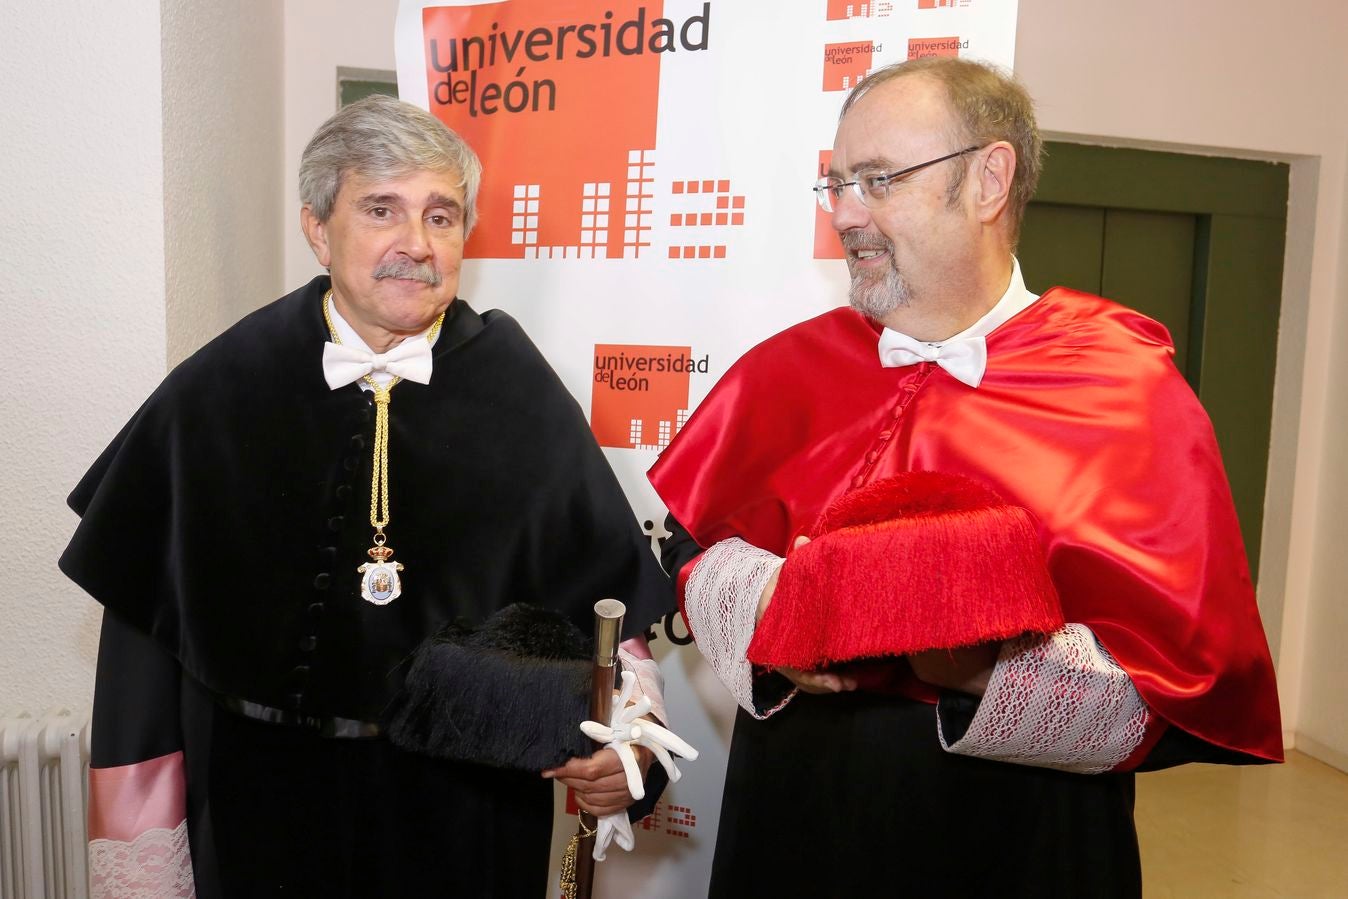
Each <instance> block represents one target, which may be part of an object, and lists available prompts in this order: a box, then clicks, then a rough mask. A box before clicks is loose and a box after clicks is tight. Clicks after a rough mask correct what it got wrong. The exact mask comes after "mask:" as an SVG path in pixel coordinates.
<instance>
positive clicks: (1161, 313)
mask: <svg viewBox="0 0 1348 899" xmlns="http://www.w3.org/2000/svg"><path fill="white" fill-rule="evenodd" d="M1047 150H1048V158H1047V160H1046V162H1045V165H1044V174H1043V178H1042V179H1041V181H1040V186H1039V191H1038V193H1037V194H1036V195H1035V200H1034V202H1032V203H1031V204H1030V208H1029V210H1028V211H1027V212H1026V215H1025V225H1024V228H1023V231H1022V234H1021V242H1020V249H1019V250H1018V251H1017V256H1018V257H1019V258H1020V261H1021V266H1022V268H1023V269H1024V272H1025V280H1026V284H1027V285H1028V286H1029V288H1030V289H1031V290H1032V291H1034V292H1035V293H1042V292H1043V291H1044V290H1046V289H1048V288H1049V287H1052V286H1054V285H1062V286H1065V287H1074V288H1077V289H1078V290H1085V291H1089V292H1091V293H1096V294H1100V295H1102V296H1106V297H1109V298H1110V299H1112V300H1116V301H1118V302H1120V303H1122V304H1124V305H1125V306H1130V307H1132V308H1134V309H1137V310H1138V311H1140V312H1142V313H1144V314H1146V315H1149V316H1151V317H1152V318H1154V319H1156V320H1157V321H1160V322H1161V323H1162V324H1164V325H1165V326H1166V327H1168V328H1169V329H1170V334H1171V336H1172V337H1173V338H1174V341H1175V364H1176V366H1178V368H1179V370H1180V371H1181V372H1183V374H1184V376H1185V377H1186V378H1187V379H1188V381H1189V383H1190V385H1192V386H1193V388H1194V391H1195V392H1196V393H1197V394H1198V398H1199V400H1201V401H1202V403H1203V406H1204V408H1206V409H1207V412H1208V415H1209V416H1211V418H1212V425H1213V429H1214V430H1215V431H1216V433H1217V441H1218V443H1219V444H1220V446H1221V449H1222V457H1223V459H1224V461H1225V463H1226V472H1227V476H1228V477H1229V478H1230V480H1231V492H1232V494H1233V495H1234V496H1235V502H1236V511H1237V513H1238V514H1239V516H1240V523H1241V530H1242V532H1243V534H1244V538H1245V547H1246V550H1247V552H1248V553H1249V556H1250V567H1251V569H1252V571H1256V572H1257V570H1258V564H1259V534H1260V527H1261V525H1262V522H1263V514H1264V484H1265V480H1266V477H1267V472H1268V447H1269V424H1270V420H1271V417H1272V407H1273V374H1274V362H1275V359H1274V353H1275V350H1276V347H1277V338H1278V310H1279V305H1280V300H1281V293H1282V260H1283V240H1284V236H1285V234H1286V231H1287V183H1288V171H1289V170H1288V167H1287V166H1286V165H1283V164H1273V163H1263V162H1251V161H1247V160H1239V159H1225V158H1218V157H1208V156H1190V155H1185V154H1179V153H1158V152H1150V151H1144V150H1124V149H1117V148H1111V147H1091V146H1083V145H1080V144H1067V143H1056V142H1050V143H1049V144H1048V146H1047Z"/></svg>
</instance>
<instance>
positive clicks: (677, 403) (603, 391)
mask: <svg viewBox="0 0 1348 899" xmlns="http://www.w3.org/2000/svg"><path fill="white" fill-rule="evenodd" d="M709 365H710V357H708V356H705V355H704V356H701V357H698V356H694V355H693V349H692V347H686V346H638V345H633V344H607V343H601V344H595V348H594V391H593V393H592V394H591V399H590V428H591V430H593V431H594V437H595V440H597V441H598V442H599V445H600V446H612V447H618V448H620V449H647V450H651V449H653V450H661V449H664V448H665V447H666V446H668V445H669V442H670V441H671V440H673V439H674V435H675V434H677V433H678V432H679V430H680V429H681V428H682V427H683V423H684V422H685V421H687V420H688V382H689V375H691V374H692V373H693V372H697V373H698V374H706V372H707V370H708V367H709Z"/></svg>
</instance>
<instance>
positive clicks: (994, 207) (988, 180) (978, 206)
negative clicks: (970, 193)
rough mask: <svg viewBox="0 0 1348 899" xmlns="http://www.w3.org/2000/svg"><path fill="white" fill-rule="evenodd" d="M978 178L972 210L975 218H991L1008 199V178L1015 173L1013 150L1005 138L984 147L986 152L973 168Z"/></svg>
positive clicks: (995, 216)
mask: <svg viewBox="0 0 1348 899" xmlns="http://www.w3.org/2000/svg"><path fill="white" fill-rule="evenodd" d="M974 174H975V176H976V177H977V179H978V191H977V194H976V203H975V211H976V212H977V215H978V220H979V221H980V222H984V223H991V222H995V221H996V220H997V219H998V218H999V217H1000V216H1001V214H1002V213H1003V212H1004V211H1005V210H1006V207H1007V204H1008V203H1010V201H1011V182H1012V180H1013V179H1014V178H1015V175H1016V151H1015V150H1014V149H1013V148H1012V147H1011V145H1010V144H1008V143H1007V142H1006V141H997V142H996V143H994V144H993V145H992V146H991V147H989V148H988V151H987V156H986V157H984V159H983V161H982V162H981V163H980V164H979V165H978V167H977V168H976V169H975V170H974Z"/></svg>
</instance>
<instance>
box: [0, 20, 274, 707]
mask: <svg viewBox="0 0 1348 899" xmlns="http://www.w3.org/2000/svg"><path fill="white" fill-rule="evenodd" d="M4 6H5V9H4V13H3V20H4V27H3V28H2V29H0V42H3V44H2V45H0V83H2V84H4V85H5V89H4V91H3V92H0V159H3V160H4V162H5V165H6V167H7V168H6V172H5V185H6V190H5V194H6V201H7V202H6V215H5V216H4V218H3V219H0V247H4V251H3V252H4V264H3V265H0V331H2V332H3V333H4V334H6V335H7V339H8V341H9V347H10V348H9V350H8V351H7V352H6V353H5V354H4V362H3V363H0V364H2V365H3V368H0V377H3V380H4V383H6V384H7V385H8V390H7V391H6V397H7V399H6V402H5V406H4V412H3V414H4V421H5V425H4V427H3V429H2V430H0V503H2V505H0V508H2V509H3V510H4V513H5V514H4V521H5V527H4V537H5V543H6V545H7V546H8V547H9V550H10V551H9V558H10V560H11V566H12V567H13V569H14V570H15V571H16V572H17V573H18V574H19V575H21V576H19V577H10V578H7V582H6V585H5V588H4V589H3V590H0V711H3V710H5V709H8V708H23V709H29V710H34V711H40V710H42V709H44V708H46V707H49V706H54V705H65V706H87V705H88V704H89V702H90V699H91V696H92V688H93V667H94V660H95V654H96V651H97V640H98V626H99V621H100V616H99V611H98V607H97V606H96V605H95V604H94V603H93V602H92V601H91V600H89V599H88V598H87V597H85V596H84V594H83V593H82V592H81V591H80V590H79V589H78V588H76V587H75V586H74V585H73V584H71V583H70V582H68V581H67V580H66V579H65V577H64V576H62V575H61V574H60V572H59V571H58V570H57V568H56V558H57V556H58V555H59V554H60V552H61V550H62V549H63V548H64V546H65V543H66V541H67V540H68V539H69V536H70V533H71V531H72V530H73V529H74V526H75V516H74V514H73V513H71V512H70V511H69V510H68V509H66V507H65V497H66V495H67V494H68V493H69V492H70V490H71V488H72V487H74V485H75V483H76V482H77V481H78V480H79V478H80V476H81V475H82V474H83V473H84V471H85V469H86V468H87V467H88V466H89V465H90V463H92V462H93V460H94V459H95V458H96V457H97V455H98V453H99V452H101V451H102V449H103V447H104V446H105V445H106V444H107V442H108V441H109V440H110V439H111V438H112V437H113V435H115V434H116V433H117V431H118V429H120V427H121V426H122V424H123V423H124V422H125V421H126V419H127V418H129V417H130V416H131V414H132V413H133V412H135V410H136V408H137V407H138V406H139V405H140V403H141V402H142V401H143V400H144V398H145V397H146V396H147V395H148V394H149V393H150V392H151V391H152V390H153V389H154V387H155V385H157V384H158V383H159V381H160V380H161V379H162V378H163V376H164V374H165V372H166V370H167V367H168V365H169V364H170V363H171V362H174V361H177V360H178V359H181V358H182V357H183V356H185V355H186V354H187V353H189V352H190V351H191V350H192V349H194V348H195V347H196V346H197V345H199V344H200V343H201V342H202V341H204V340H205V339H206V338H208V337H210V336H213V335H214V334H215V333H217V332H218V331H219V330H220V329H221V328H222V327H223V326H224V325H226V324H228V323H229V322H231V321H233V320H234V319H236V318H237V317H238V316H239V315H241V314H242V313H243V312H245V311H247V309H249V308H252V307H254V306H256V305H259V304H260V303H261V302H263V301H265V300H266V299H270V298H272V297H275V296H276V295H277V294H278V293H279V291H280V286H281V277H280V273H281V249H280V224H281V217H280V202H281V195H280V190H281V187H280V183H281V174H280V168H279V166H280V155H281V139H280V127H281V118H282V106H281V94H280V72H281V58H280V54H281V15H280V10H279V7H277V5H276V4H275V3H274V2H272V0H164V2H163V4H162V7H161V4H158V3H129V2H118V3H113V2H102V3H96V2H92V0H90V2H61V3H20V2H5V4H4ZM145 551H146V552H147V553H153V552H155V551H156V548H155V547H152V546H147V547H145Z"/></svg>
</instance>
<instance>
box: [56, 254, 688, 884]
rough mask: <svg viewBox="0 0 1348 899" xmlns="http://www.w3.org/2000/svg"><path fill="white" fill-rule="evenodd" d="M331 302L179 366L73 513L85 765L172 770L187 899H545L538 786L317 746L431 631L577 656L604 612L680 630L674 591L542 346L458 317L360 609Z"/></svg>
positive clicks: (365, 524)
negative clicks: (562, 636) (80, 596)
mask: <svg viewBox="0 0 1348 899" xmlns="http://www.w3.org/2000/svg"><path fill="white" fill-rule="evenodd" d="M328 286H329V281H328V279H327V278H326V277H321V278H317V279H315V280H314V281H312V282H311V283H310V284H309V285H307V286H306V287H304V288H301V289H300V290H298V291H296V292H294V293H292V294H290V295H289V296H286V297H284V298H282V299H281V300H278V301H277V302H275V303H272V304H271V305H269V306H267V307H265V308H263V309H260V310H258V311H257V312H255V313H253V314H252V315H249V316H248V317H246V318H244V319H243V320H242V321H241V322H239V323H238V324H237V325H235V326H234V327H232V328H231V329H229V330H228V331H226V332H225V333H224V334H223V335H221V336H220V337H219V338H217V339H216V340H214V341H212V342H211V343H210V344H208V345H207V346H205V347H204V348H202V349H201V350H200V351H199V352H197V353H196V354H195V355H193V356H192V357H191V358H189V359H188V360H187V361H185V362H183V363H182V364H181V365H180V366H178V367H177V368H176V369H175V370H174V371H173V372H172V373H171V374H170V375H169V376H168V378H166V379H165V381H164V382H163V384H162V385H161V386H160V387H159V388H158V389H157V390H156V391H155V393H154V394H153V395H152V396H151V397H150V398H149V400H148V401H147V402H146V403H145V404H144V405H143V406H142V407H141V409H140V410H139V411H138V412H137V413H136V415H135V416H134V417H133V418H132V419H131V421H130V422H129V423H128V424H127V425H126V426H125V427H124V428H123V430H122V431H121V433H120V434H118V436H117V437H116V439H114V440H113V442H112V444H111V445H110V446H109V447H108V448H107V449H106V450H105V451H104V452H103V454H102V455H101V456H100V457H99V459H98V460H97V462H95V464H94V465H93V467H92V468H91V469H90V471H89V472H88V474H86V476H85V477H84V479H83V480H82V481H81V483H80V484H79V486H78V487H77V488H76V489H75V491H74V492H73V493H72V495H71V497H70V505H71V507H72V508H73V509H74V510H75V511H76V512H77V513H78V514H79V515H80V516H81V521H80V524H79V527H78V529H77V530H76V532H75V535H74V537H73V538H72V540H71V542H70V545H69V546H68V547H67V549H66V551H65V553H64V555H63V556H62V557H61V560H60V565H61V568H62V570H63V571H65V573H66V574H67V575H69V576H70V577H71V578H72V579H73V580H74V581H75V582H77V583H78V584H80V586H82V587H83V588H84V589H85V590H87V591H88V592H89V593H90V594H92V595H93V597H94V598H95V599H96V600H98V601H99V602H100V603H102V604H103V605H104V607H105V608H106V610H107V611H108V612H109V613H110V614H109V615H108V616H106V617H105V622H104V633H103V646H102V648H101V649H100V658H99V672H98V684H97V689H96V699H95V713H94V714H95V738H94V758H93V765H94V767H115V766H120V765H128V764H134V763H136V762H139V761H144V760H146V759H149V758H153V757H156V756H159V755H161V754H164V753H167V752H172V751H175V750H177V749H182V750H183V751H184V755H185V760H186V775H187V805H188V808H187V810H186V811H187V818H188V824H189V832H190V834H191V841H192V855H193V864H194V868H195V870H196V879H197V887H198V894H199V895H202V896H215V895H223V896H232V895H248V896H260V895H272V894H279V895H314V896H325V897H336V896H345V895H350V896H365V895H433V894H439V893H441V892H444V891H449V892H452V893H453V894H455V895H462V896H477V895H482V896H491V895H498V896H499V895H524V894H530V895H540V894H541V891H542V890H543V889H544V883H545V881H546V877H547V874H548V872H547V851H548V848H547V847H548V835H549V833H550V831H551V803H552V799H551V797H552V791H553V790H552V784H551V783H550V782H548V781H544V780H543V779H542V778H540V777H538V775H537V774H527V773H521V772H510V771H502V770H498V769H493V768H485V767H483V766H477V765H466V764H462V763H454V762H446V761H442V760H438V759H430V758H424V757H420V756H416V755H413V754H411V753H407V752H404V751H402V750H399V749H398V748H397V747H394V746H392V745H391V744H389V743H388V742H387V741H386V740H385V739H382V738H377V739H331V738H332V737H373V736H375V735H377V734H378V733H379V726H378V722H379V721H380V719H381V717H382V715H383V713H384V711H385V709H386V707H387V706H388V705H389V703H390V701H391V700H392V699H393V697H394V696H396V695H397V693H398V691H399V689H400V687H401V684H402V679H403V676H404V673H405V671H406V668H407V665H406V664H405V663H406V661H407V659H408V657H409V655H410V654H411V653H412V651H413V650H414V649H415V648H416V647H417V646H418V644H419V643H420V642H421V641H422V639H423V638H425V637H426V636H427V635H429V634H431V633H433V632H435V631H437V630H438V629H439V628H440V627H441V626H442V625H444V624H445V623H446V622H449V621H453V620H457V621H460V622H462V623H464V624H465V625H467V626H476V625H478V624H480V623H481V622H482V621H483V620H484V619H486V618H487V617H489V616H490V615H491V614H492V613H494V612H496V611H497V610H499V609H501V608H503V607H505V606H506V605H509V604H510V603H514V602H526V603H531V604H535V605H538V606H542V607H545V608H549V609H553V610H555V611H557V612H560V613H561V614H563V615H565V616H566V617H567V618H569V619H570V620H571V621H572V622H573V623H575V625H576V626H577V627H579V628H580V629H581V630H582V632H584V633H587V634H588V633H590V632H591V631H592V629H593V613H592V608H593V604H594V602H595V601H596V600H598V599H601V598H604V597H614V598H617V599H620V600H622V601H623V602H624V603H626V604H627V609H628V611H627V616H626V619H625V625H624V633H623V636H624V638H626V637H630V636H632V635H634V634H638V633H641V632H642V631H643V630H644V629H645V628H646V627H647V626H648V625H649V624H650V623H651V622H653V621H655V620H656V619H657V618H659V617H660V616H661V615H663V614H664V613H665V612H667V611H669V610H671V609H672V608H673V605H674V603H673V596H672V592H671V590H670V587H669V583H668V580H667V579H666V578H665V575H664V573H663V572H662V571H661V570H660V567H659V564H658V563H657V562H656V560H655V558H654V556H653V554H652V552H651V549H650V544H649V542H648V539H647V538H646V537H645V536H644V535H643V534H642V533H641V531H640V529H639V528H638V526H637V524H636V522H635V520H634V517H633V514H632V512H631V509H630V507H629V506H628V504H627V501H626V499H625V497H624V495H623V493H622V491H621V488H620V487H619V485H618V483H617V481H616V479H615V478H614V476H613V473H612V471H611V470H610V468H609V466H608V464H607V462H606V461H605V459H604V457H603V454H602V452H601V451H600V449H599V448H598V446H597V445H596V444H595V442H594V439H593V437H592V435H591V433H590V430H589V427H588V425H587V424H586V421H585V418H584V416H583V414H582V413H581V411H580V409H579V407H578V406H577V404H576V402H575V401H574V400H573V399H572V397H571V396H570V395H569V394H568V393H567V391H566V389H565V388H564V386H563V385H562V383H561V382H560V380H559V379H558V378H557V377H556V375H555V374H554V373H553V371H552V370H551V368H550V367H549V366H548V364H547V363H546V361H545V360H544V359H543V358H542V356H541V355H540V354H539V353H538V351H537V349H536V348H535V347H534V346H533V344H532V343H531V342H530V341H529V339H528V338H527V337H526V336H525V334H524V333H523V331H522V330H521V329H520V327H519V326H518V325H517V324H516V323H515V322H514V321H513V320H512V319H511V318H510V317H509V316H508V315H505V314H504V313H500V312H487V313H485V314H483V315H478V314H477V313H476V312H474V311H473V310H472V309H471V308H469V307H468V306H467V305H466V304H465V303H463V302H462V301H460V300H456V301H455V302H454V303H453V304H452V305H451V307H450V309H449V311H448V313H447V314H446V317H445V323H444V326H443V328H442V331H441V334H440V336H439V339H438V340H437V341H436V343H435V346H434V350H433V352H434V357H435V363H434V370H433V375H432V378H431V383H430V384H429V385H421V384H416V383H412V382H403V383H401V384H399V385H398V386H397V387H396V388H394V390H393V393H392V401H391V404H390V434H389V481H390V494H391V500H390V506H391V510H390V511H391V523H390V525H389V526H388V528H387V534H388V539H389V545H390V546H391V547H393V549H394V550H395V556H394V559H395V560H396V561H399V562H401V563H403V565H405V566H406V568H405V570H404V571H403V573H402V577H403V593H402V595H401V596H400V597H399V598H398V599H396V600H394V601H393V602H392V603H390V604H389V605H386V606H382V607H381V606H375V605H372V604H370V603H368V602H365V601H364V600H362V599H361V597H360V591H359V577H360V576H359V574H358V573H357V571H356V569H357V567H358V566H359V565H361V564H362V563H364V562H366V561H368V557H367V556H366V552H365V551H366V549H368V548H369V546H370V545H371V533H372V529H371V527H370V524H369V505H370V475H371V449H372V440H373V429H374V408H373V404H372V400H371V398H370V395H369V394H368V393H367V392H365V391H362V390H360V389H359V387H357V386H356V385H354V384H352V385H349V386H347V387H343V388H341V389H339V390H335V391H333V390H329V388H328V386H327V384H326V383H325V381H324V380H323V375H322V366H321V359H322V348H323V343H324V341H325V340H327V337H328V335H327V329H326V325H325V324H324V321H323V316H322V307H321V300H322V297H323V294H324V292H325V291H326V290H327V289H328ZM522 701H524V702H527V701H528V698H527V697H525V698H522ZM277 725H282V726H277ZM651 786H652V787H653V788H654V789H653V790H652V792H655V793H658V787H657V786H656V785H655V784H652V785H651ZM648 798H649V794H648Z"/></svg>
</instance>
